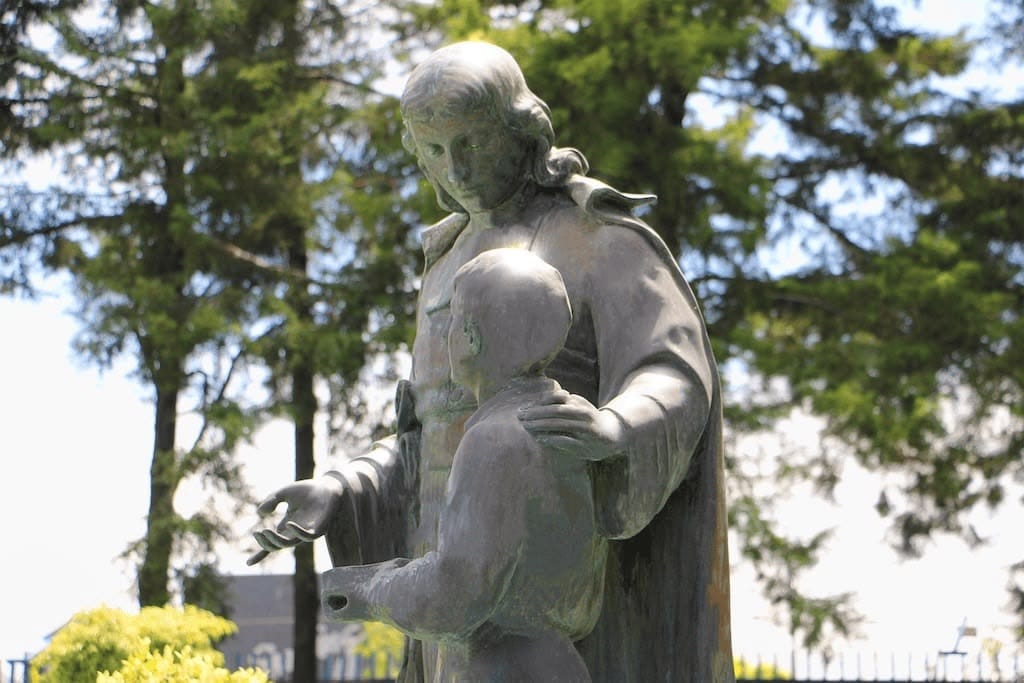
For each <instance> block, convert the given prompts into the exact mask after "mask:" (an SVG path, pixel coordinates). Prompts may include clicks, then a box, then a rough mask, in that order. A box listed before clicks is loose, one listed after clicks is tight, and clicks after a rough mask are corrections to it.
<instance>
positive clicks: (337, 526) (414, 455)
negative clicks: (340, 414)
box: [326, 381, 420, 567]
mask: <svg viewBox="0 0 1024 683" xmlns="http://www.w3.org/2000/svg"><path fill="white" fill-rule="evenodd" d="M395 407H396V412H397V414H398V433H397V434H394V435H392V436H389V437H387V438H386V439H382V440H380V441H378V442H376V443H374V444H373V447H372V448H371V449H370V450H369V452H368V453H366V454H363V455H360V456H357V457H355V458H352V459H351V460H349V461H348V462H346V463H345V464H344V465H342V467H341V468H339V469H338V470H336V471H331V472H327V474H326V476H330V477H333V478H335V479H337V480H338V481H340V482H341V484H342V486H343V487H344V493H343V494H342V500H341V506H340V510H339V512H338V514H337V515H336V516H335V518H334V519H333V520H332V521H331V524H330V526H329V527H328V529H327V534H326V538H327V549H328V551H329V552H330V556H331V564H332V565H334V566H335V567H340V566H346V565H353V564H369V563H371V562H382V561H384V560H389V559H391V558H395V557H401V556H404V555H408V554H409V553H408V548H407V544H406V539H407V538H408V535H409V532H410V530H411V529H412V528H414V527H415V525H416V524H417V523H418V514H419V507H418V502H417V501H418V500H419V498H418V493H419V442H420V424H419V422H418V420H417V419H416V417H415V411H414V406H413V404H412V395H411V392H410V390H409V384H408V382H406V381H402V382H399V385H398V391H397V395H396V398H395Z"/></svg>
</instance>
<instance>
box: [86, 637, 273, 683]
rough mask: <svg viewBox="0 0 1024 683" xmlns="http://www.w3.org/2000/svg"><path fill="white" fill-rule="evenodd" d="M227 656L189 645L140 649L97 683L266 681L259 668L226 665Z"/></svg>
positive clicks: (100, 677) (248, 682) (103, 674)
mask: <svg viewBox="0 0 1024 683" xmlns="http://www.w3.org/2000/svg"><path fill="white" fill-rule="evenodd" d="M223 664H224V656H223V655H222V654H221V653H219V652H217V651H216V650H208V651H199V652H197V651H195V650H193V649H192V648H191V647H189V646H185V647H184V648H182V649H181V650H175V649H173V648H172V647H171V646H170V645H168V646H166V647H164V649H163V650H161V651H160V652H155V651H153V650H149V649H146V650H139V651H138V652H135V653H134V654H132V655H131V656H130V657H128V659H126V660H125V661H124V663H123V664H122V665H121V668H120V670H118V671H115V672H113V673H106V672H103V673H101V674H99V676H98V677H97V678H96V683H152V682H153V681H160V683H267V680H268V679H267V675H266V674H265V673H264V672H262V671H260V670H259V669H237V670H236V671H228V670H227V669H225V668H224V666H223Z"/></svg>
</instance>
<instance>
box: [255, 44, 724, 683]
mask: <svg viewBox="0 0 1024 683" xmlns="http://www.w3.org/2000/svg"><path fill="white" fill-rule="evenodd" d="M402 115H403V118H404V120H405V126H406V129H405V135H404V137H403V140H404V142H405V144H406V147H408V148H409V149H410V150H411V151H412V152H414V153H415V154H416V156H417V158H418V160H419V162H420V166H421V168H422V169H423V171H424V173H425V174H426V176H427V178H428V179H429V180H430V182H431V184H432V185H433V187H434V189H435V190H436V192H437V196H438V201H439V202H440V204H441V205H442V206H443V207H444V208H446V209H448V210H449V211H451V212H452V213H451V215H449V216H448V217H447V218H445V219H444V220H442V221H441V222H439V223H437V224H436V225H434V226H431V227H430V228H428V229H427V230H426V231H425V232H424V235H423V243H424V250H425V253H426V270H425V273H424V276H423V282H422V286H421V291H420V296H419V303H418V312H417V336H416V340H415V343H414V345H413V353H412V355H413V370H412V377H411V378H410V381H409V382H408V383H403V384H402V385H401V386H400V388H399V395H398V401H397V410H398V434H396V436H395V437H392V438H390V439H387V440H385V441H383V442H380V443H378V444H375V446H374V448H372V449H371V450H370V451H369V452H368V453H366V454H362V455H359V456H357V457H354V458H352V459H351V460H349V461H348V462H346V463H345V464H344V465H343V466H342V467H341V468H340V469H339V470H338V471H336V472H329V473H327V474H326V475H325V476H324V477H321V478H319V479H315V480H307V481H301V482H296V483H294V484H291V485H289V486H287V487H285V488H283V489H281V490H280V491H278V492H277V493H275V494H274V495H272V496H270V497H269V498H268V499H267V500H266V501H264V502H263V504H261V506H260V511H261V512H262V513H268V512H270V511H272V510H273V508H274V507H275V506H276V505H277V504H279V503H281V502H286V503H288V511H287V513H286V515H285V516H284V518H283V519H282V520H281V522H280V523H279V524H278V525H277V526H276V528H274V529H264V530H262V531H259V532H257V533H256V540H257V542H258V543H259V544H260V546H261V548H263V550H261V551H260V552H259V553H257V554H256V555H254V556H253V558H252V560H251V561H252V562H256V561H259V559H262V557H263V556H265V554H266V553H267V552H271V551H274V550H277V549H280V548H285V547H290V546H293V545H296V544H298V543H300V542H306V541H311V540H313V539H315V538H317V537H319V536H321V535H324V534H326V536H327V543H328V548H329V550H330V552H331V557H332V561H333V563H334V564H335V566H344V565H352V564H369V563H374V562H384V561H387V560H391V559H393V558H396V557H403V556H406V557H409V556H412V557H422V556H424V555H426V554H427V553H428V552H430V551H432V550H435V549H436V547H437V531H438V523H439V516H440V513H441V510H442V509H443V507H444V501H445V491H446V486H447V485H448V478H449V472H450V470H451V466H452V459H453V457H454V454H455V453H456V449H457V448H458V445H459V441H460V439H461V437H462V435H463V430H464V426H465V422H466V419H467V418H468V417H469V416H470V415H471V414H472V413H473V412H474V410H475V409H476V407H477V406H476V401H475V399H474V397H473V395H472V393H471V391H470V390H469V389H468V388H466V387H463V386H460V385H458V384H456V383H454V382H453V381H452V379H451V366H450V361H449V357H448V345H447V343H446V340H447V335H448V330H449V326H450V322H451V298H452V290H453V282H454V278H455V274H456V272H457V271H458V270H459V269H460V268H461V267H462V266H463V265H464V264H466V263H467V262H469V261H470V260H472V259H473V258H474V257H476V256H478V255H479V254H481V253H483V252H485V251H488V250H491V249H496V248H504V247H512V248H519V249H526V250H529V251H531V252H533V253H535V254H537V255H538V256H539V257H541V258H542V259H543V260H544V261H546V262H547V263H549V264H551V265H552V266H553V267H554V268H555V269H557V270H558V271H559V272H560V273H561V276H562V278H563V280H564V282H565V288H566V291H567V292H568V295H569V300H570V302H571V306H572V310H573V312H574V318H573V324H572V327H571V329H570V331H569V334H568V337H567V339H566V343H565V347H564V349H563V350H562V351H561V352H560V353H559V354H558V356H557V357H556V358H555V359H554V360H553V361H552V363H551V364H550V366H549V367H548V370H547V372H548V375H549V376H550V377H551V378H552V379H554V380H556V381H557V382H558V383H559V384H560V385H561V386H562V387H564V389H565V391H564V392H555V393H552V394H551V395H550V396H549V397H547V399H546V400H545V401H542V402H540V403H538V404H537V405H534V406H533V407H531V408H528V409H526V410H524V411H522V412H521V414H520V415H519V419H520V421H521V423H522V426H523V428H524V429H525V430H526V431H527V432H528V433H529V434H531V435H532V436H533V437H534V438H535V439H536V440H537V441H538V442H539V443H540V444H541V445H542V446H543V447H544V448H545V449H548V450H552V451H555V452H557V453H558V454H559V455H561V456H562V457H565V458H575V459H578V460H580V461H583V462H585V463H586V466H587V468H588V470H589V474H590V478H591V483H592V492H593V504H594V522H595V525H596V528H597V532H598V533H599V534H600V535H601V536H602V537H603V538H605V539H608V543H607V557H606V572H605V579H604V591H603V593H604V595H603V607H602V609H601V614H600V617H599V618H598V620H597V624H596V625H595V626H594V628H593V629H592V631H591V632H590V633H589V635H587V636H586V637H584V638H583V639H581V640H579V641H578V642H577V643H576V647H577V650H578V651H579V653H580V655H581V657H582V659H583V661H584V662H585V664H586V667H587V669H588V671H589V674H590V676H591V677H592V678H593V680H595V681H609V682H616V683H618V682H621V681H641V682H646V681H687V682H693V683H704V682H705V681H714V682H718V681H731V680H733V673H732V653H731V637H730V632H729V561H728V545H727V538H726V515H725V499H724V473H723V463H722V455H721V423H722V420H721V403H720V401H721V394H720V388H719V381H718V373H717V369H716V366H715V361H714V358H713V356H712V353H711V345H710V342H709V341H708V338H707V332H706V329H705V327H704V323H703V320H702V317H701V314H700V311H699V308H698V305H697V302H696V300H695V298H694V296H693V294H692V292H691V290H690V287H689V285H688V284H687V283H686V281H685V279H684V278H683V276H682V274H681V273H680V271H679V268H678V265H677V263H676V261H675V259H674V257H673V256H672V254H671V253H669V251H668V249H667V248H666V247H665V245H664V243H663V242H662V241H661V239H660V238H658V236H657V235H656V234H655V233H654V232H653V231H652V230H651V229H650V228H649V227H648V226H647V225H646V224H645V223H643V222H642V221H641V220H639V219H637V218H636V217H634V216H633V215H632V213H631V211H632V209H634V208H636V207H638V206H640V205H642V204H644V203H647V202H650V201H653V199H654V198H653V197H650V196H642V195H629V194H625V193H622V192H619V191H618V190H615V189H613V188H611V187H609V186H608V185H605V184H604V183H601V182H600V181H597V180H594V179H591V178H588V177H587V176H586V175H585V174H586V172H587V170H588V165H587V161H586V159H585V157H584V156H583V154H582V153H580V152H579V151H578V150H575V149H571V148H558V147H555V146H554V145H553V143H554V132H553V130H552V126H551V119H550V116H549V112H548V108H547V106H546V105H545V104H544V102H542V101H541V100H540V99H539V98H538V97H537V96H536V95H534V94H533V93H532V92H531V91H530V90H529V88H528V87H527V85H526V82H525V79H524V78H523V75H522V72H521V70H520V69H519V67H518V65H517V64H516V63H515V61H514V59H513V58H512V57H511V56H510V55H509V54H508V53H507V52H505V51H504V50H501V49H500V48H497V47H495V46H493V45H488V44H485V43H458V44H455V45H451V46H449V47H446V48H443V49H441V50H438V51H437V52H435V53H434V54H433V55H431V56H430V57H429V58H428V59H427V60H426V61H425V62H424V63H423V64H421V65H420V66H419V67H418V68H417V69H416V70H415V71H414V72H413V74H412V75H411V77H410V79H409V82H408V84H407V85H406V88H405V92H404V93H403V96H402ZM491 493H492V495H501V494H502V491H501V490H500V488H498V489H497V490H494V491H492V492H491ZM436 661H437V654H436V647H435V645H434V644H432V643H424V642H422V641H413V642H412V644H411V646H410V648H409V650H408V653H407V661H406V665H405V667H404V669H403V674H402V680H405V681H417V680H435V677H436V675H437V671H436V667H435V664H436Z"/></svg>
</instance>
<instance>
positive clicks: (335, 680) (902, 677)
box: [0, 652, 1024, 683]
mask: <svg viewBox="0 0 1024 683" xmlns="http://www.w3.org/2000/svg"><path fill="white" fill-rule="evenodd" d="M738 659H739V660H741V661H742V662H743V671H742V673H741V675H740V676H739V677H737V683H766V682H767V681H780V680H788V681H793V682H794V683H825V682H829V683H834V682H840V683H866V682H868V681H882V682H886V683H910V682H911V681H937V682H940V683H953V682H958V683H1024V656H1022V655H1021V654H1019V653H1017V654H1002V653H995V654H991V655H983V654H977V655H968V654H966V653H960V652H957V653H940V654H924V655H920V656H914V655H897V654H886V655H882V654H879V653H838V654H832V653H830V652H813V653H812V652H800V653H791V654H787V655H784V656H778V655H772V656H770V657H764V656H753V657H751V656H741V657H739V658H738ZM289 664H290V662H288V661H286V660H285V659H284V658H283V656H282V657H281V658H280V660H279V661H277V660H275V659H274V658H272V657H248V658H246V659H244V660H243V659H241V658H238V659H237V661H234V662H228V665H229V666H231V668H238V667H242V666H258V667H260V668H261V669H263V670H265V671H268V672H270V673H271V676H272V678H273V679H274V680H275V681H277V682H278V683H287V681H288V674H289V673H290V668H291V667H290V666H289ZM397 670H398V662H395V661H393V660H391V659H383V660H381V659H372V658H367V657H361V656H359V655H350V656H348V657H345V656H340V655H339V656H333V657H326V658H325V659H323V660H321V661H320V670H319V680H320V683H346V682H349V681H362V682H364V683H366V682H368V681H391V680H393V677H394V675H395V672H397ZM27 680H28V658H27V657H26V658H24V659H9V660H7V661H6V662H5V667H4V669H3V670H0V683H26V682H27Z"/></svg>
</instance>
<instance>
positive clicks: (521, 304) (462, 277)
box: [448, 249, 572, 399]
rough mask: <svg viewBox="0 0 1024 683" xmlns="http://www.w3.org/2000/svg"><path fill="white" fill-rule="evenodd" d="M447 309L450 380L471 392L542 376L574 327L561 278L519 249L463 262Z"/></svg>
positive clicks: (505, 250)
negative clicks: (448, 312)
mask: <svg viewBox="0 0 1024 683" xmlns="http://www.w3.org/2000/svg"><path fill="white" fill-rule="evenodd" d="M451 306H452V321H451V328H450V329H449V332H448V353H449V358H450V360H451V366H452V377H453V379H455V381H456V382H457V383H459V384H462V385H463V386H467V387H472V388H475V387H476V386H477V385H480V384H481V383H484V384H487V385H490V386H492V387H500V386H502V385H503V384H505V383H507V382H508V381H509V380H511V379H514V378H515V377H521V376H530V375H540V374H541V373H542V372H543V371H544V368H546V367H547V366H548V364H549V363H551V361H552V360H554V358H555V356H556V355H558V352H559V351H560V350H561V349H562V346H563V345H564V344H565V339H566V337H567V336H568V334H569V328H570V327H571V326H572V308H571V306H570V304H569V295H568V294H567V293H566V290H565V283H564V282H563V281H562V276H561V274H560V273H559V272H558V270H556V269H555V268H553V267H552V266H550V265H548V263H547V262H545V261H544V260H543V259H541V258H540V257H539V256H537V255H536V254H533V253H532V252H529V251H526V250H525V249H492V250H490V251H485V252H484V253H482V254H480V255H479V256H477V257H476V258H474V259H473V260H471V261H470V262H468V263H466V264H465V265H463V266H462V267H461V268H460V269H459V271H458V272H457V273H456V275H455V289H454V293H453V294H452V303H451ZM479 398H480V397H479V396H478V399H479Z"/></svg>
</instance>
